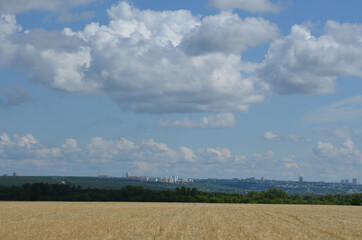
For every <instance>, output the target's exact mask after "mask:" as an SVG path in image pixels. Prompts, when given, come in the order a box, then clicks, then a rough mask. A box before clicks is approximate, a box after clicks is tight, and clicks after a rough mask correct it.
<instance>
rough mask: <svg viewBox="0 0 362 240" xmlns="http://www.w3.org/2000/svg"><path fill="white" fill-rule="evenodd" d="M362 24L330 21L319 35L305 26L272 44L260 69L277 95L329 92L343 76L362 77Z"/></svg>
mask: <svg viewBox="0 0 362 240" xmlns="http://www.w3.org/2000/svg"><path fill="white" fill-rule="evenodd" d="M361 39H362V26H361V25H358V24H349V23H346V24H340V23H337V22H334V21H328V22H327V23H326V25H325V33H324V35H322V36H320V37H319V38H317V37H315V36H313V35H312V34H311V32H310V31H309V30H308V29H307V28H306V27H305V26H301V25H294V26H293V27H292V29H291V33H290V35H288V36H286V37H284V38H282V39H278V40H275V41H274V42H272V43H271V45H270V48H269V51H268V54H267V56H266V58H265V60H264V62H263V64H262V65H261V67H260V68H259V69H258V70H257V75H258V77H259V79H261V80H262V81H264V82H266V83H268V84H269V88H270V90H271V91H272V92H274V93H277V94H295V93H297V94H327V93H333V92H334V91H335V80H336V79H337V78H338V77H341V76H357V77H362V59H361V57H360V56H361V54H362V45H361Z"/></svg>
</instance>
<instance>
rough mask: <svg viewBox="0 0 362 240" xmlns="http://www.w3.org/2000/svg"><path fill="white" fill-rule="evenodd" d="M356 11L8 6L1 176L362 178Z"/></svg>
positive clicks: (202, 0) (141, 0)
mask: <svg viewBox="0 0 362 240" xmlns="http://www.w3.org/2000/svg"><path fill="white" fill-rule="evenodd" d="M360 9H362V2H361V1H359V0H349V1H348V3H346V2H343V1H338V0H328V1H323V0H321V1H312V0H303V1H299V0H280V1H272V0H198V1H194V0H182V1H181V0H180V1H179V0H175V1H169V0H129V1H114V0H18V1H8V0H0V15H1V18H0V174H4V173H8V174H11V173H13V172H17V173H18V174H19V175H27V176H32V175H40V176H49V175H62V176H97V175H110V176H114V177H120V176H123V175H124V174H125V173H126V172H131V175H135V176H180V177H184V178H248V177H256V178H261V177H264V178H265V179H275V180H297V179H298V172H299V173H300V175H301V176H303V177H304V179H305V180H306V181H340V180H341V179H351V178H358V179H359V180H360V179H361V178H362V176H361V173H362V153H361V151H362V124H361V123H362V90H361V89H362V82H361V80H362V79H361V78H362V17H361V14H360Z"/></svg>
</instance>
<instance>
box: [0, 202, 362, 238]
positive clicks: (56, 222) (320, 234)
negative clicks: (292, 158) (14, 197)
mask: <svg viewBox="0 0 362 240" xmlns="http://www.w3.org/2000/svg"><path fill="white" fill-rule="evenodd" d="M0 238H1V239H24V240H25V239H47V240H48V239H353V240H356V239H362V207H352V206H309V205H251V204H250V205H243V204H192V203H185V204H184V203H79V202H77V203H71V202H0Z"/></svg>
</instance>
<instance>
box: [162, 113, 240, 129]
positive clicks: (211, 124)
mask: <svg viewBox="0 0 362 240" xmlns="http://www.w3.org/2000/svg"><path fill="white" fill-rule="evenodd" d="M158 125H159V126H160V127H185V128H234V127H235V126H236V121H235V117H234V114H232V113H220V114H217V115H216V116H204V117H202V118H201V120H200V121H194V120H191V119H190V118H187V117H186V118H184V119H182V120H175V121H170V120H159V122H158Z"/></svg>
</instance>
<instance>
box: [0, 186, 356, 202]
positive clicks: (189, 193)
mask: <svg viewBox="0 0 362 240" xmlns="http://www.w3.org/2000/svg"><path fill="white" fill-rule="evenodd" d="M0 201H128V202H202V203H266V204H329V205H362V194H361V193H356V194H347V195H342V194H336V195H332V194H328V195H323V196H313V195H306V196H301V195H288V194H287V193H286V192H284V191H282V190H278V189H269V190H267V191H261V192H255V191H250V192H248V193H247V194H237V193H233V194H230V193H212V192H200V191H198V190H197V189H196V188H192V189H191V188H186V187H184V186H183V187H181V188H176V189H175V191H170V190H163V191H159V190H150V189H145V188H143V187H134V186H127V187H124V188H122V189H120V190H107V189H96V188H86V189H83V188H81V187H79V186H78V187H74V186H73V187H71V186H69V185H64V184H47V183H34V184H24V185H23V186H22V187H15V186H14V187H3V186H0Z"/></svg>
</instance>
